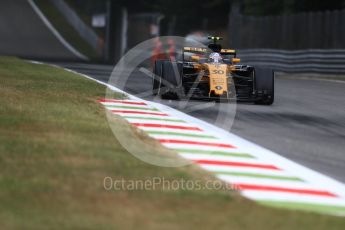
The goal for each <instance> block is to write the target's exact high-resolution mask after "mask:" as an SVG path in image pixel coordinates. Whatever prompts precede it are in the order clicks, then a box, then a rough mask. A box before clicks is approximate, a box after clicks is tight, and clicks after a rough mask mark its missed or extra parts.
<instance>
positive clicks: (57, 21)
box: [35, 0, 100, 61]
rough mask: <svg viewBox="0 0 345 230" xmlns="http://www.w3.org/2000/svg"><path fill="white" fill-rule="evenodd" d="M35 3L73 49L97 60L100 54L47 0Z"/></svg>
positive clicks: (37, 0)
mask: <svg viewBox="0 0 345 230" xmlns="http://www.w3.org/2000/svg"><path fill="white" fill-rule="evenodd" d="M35 3H36V4H37V6H38V7H39V8H40V10H41V11H42V12H43V14H44V15H45V16H46V17H47V18H48V20H49V21H50V23H51V24H52V25H53V26H54V27H55V28H56V29H57V31H59V33H60V34H61V35H62V37H63V38H64V39H66V41H68V42H69V43H70V44H71V45H72V46H73V47H74V48H75V49H77V50H78V51H79V52H81V53H82V54H84V55H86V56H87V57H89V58H90V59H91V60H94V61H97V60H98V59H100V55H99V54H97V52H96V51H95V50H94V49H93V48H92V47H91V46H90V45H89V44H88V43H87V42H86V41H85V40H84V39H83V38H82V37H81V36H80V35H79V34H78V32H77V31H76V30H75V29H74V28H73V27H72V26H71V25H70V24H69V23H68V22H67V20H66V19H65V18H64V16H63V15H62V14H61V13H60V12H59V11H58V10H57V9H56V8H54V6H53V5H52V3H51V2H50V1H47V0H35Z"/></svg>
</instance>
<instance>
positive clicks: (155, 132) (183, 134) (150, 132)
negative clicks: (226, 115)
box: [146, 131, 216, 139]
mask: <svg viewBox="0 0 345 230" xmlns="http://www.w3.org/2000/svg"><path fill="white" fill-rule="evenodd" d="M146 132H147V133H149V134H157V135H175V136H184V137H199V138H211V139H216V138H215V137H214V136H211V135H203V134H190V133H177V132H164V131H146Z"/></svg>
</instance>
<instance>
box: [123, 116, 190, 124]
mask: <svg viewBox="0 0 345 230" xmlns="http://www.w3.org/2000/svg"><path fill="white" fill-rule="evenodd" d="M122 117H123V118H128V119H142V120H154V121H169V122H180V123H186V122H185V121H183V120H179V119H167V118H155V117H139V116H122Z"/></svg>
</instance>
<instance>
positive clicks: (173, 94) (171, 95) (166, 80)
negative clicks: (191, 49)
mask: <svg viewBox="0 0 345 230" xmlns="http://www.w3.org/2000/svg"><path fill="white" fill-rule="evenodd" d="M176 67H177V68H176ZM181 70H182V64H181V63H177V62H171V61H164V62H163V71H162V81H161V82H160V85H159V93H160V95H161V97H162V98H163V99H169V100H177V99H179V98H180V95H179V91H180V88H181V87H180V84H181Z"/></svg>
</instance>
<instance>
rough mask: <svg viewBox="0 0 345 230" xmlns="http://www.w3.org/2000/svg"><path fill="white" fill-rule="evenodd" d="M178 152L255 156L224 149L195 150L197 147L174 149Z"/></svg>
mask: <svg viewBox="0 0 345 230" xmlns="http://www.w3.org/2000/svg"><path fill="white" fill-rule="evenodd" d="M174 150H175V151H177V152H178V153H191V154H205V155H219V156H232V157H243V158H255V157H253V156H252V155H250V154H248V153H233V152H225V151H209V150H197V149H174Z"/></svg>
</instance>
